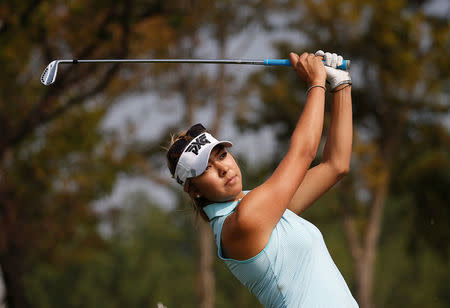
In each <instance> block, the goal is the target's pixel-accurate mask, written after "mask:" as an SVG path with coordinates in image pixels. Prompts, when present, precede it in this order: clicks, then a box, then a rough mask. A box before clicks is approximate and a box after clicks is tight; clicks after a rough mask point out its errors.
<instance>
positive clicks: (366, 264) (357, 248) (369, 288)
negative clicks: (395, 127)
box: [341, 168, 390, 308]
mask: <svg viewBox="0 0 450 308" xmlns="http://www.w3.org/2000/svg"><path fill="white" fill-rule="evenodd" d="M387 170H389V168H386V169H385V172H384V173H382V175H381V176H382V177H383V180H382V181H381V183H380V184H379V185H378V187H377V188H376V190H375V192H374V199H373V202H372V204H371V211H370V214H369V217H368V222H367V228H366V230H365V233H364V235H363V237H362V238H363V241H362V243H361V241H360V240H359V238H360V237H359V236H358V231H357V229H356V224H355V217H354V216H353V215H352V214H351V212H350V210H349V206H348V204H349V203H350V202H351V201H350V197H349V193H351V190H348V189H346V188H348V187H345V186H343V190H342V191H341V192H342V194H341V195H342V196H346V197H344V199H343V200H341V205H342V209H343V223H344V230H345V235H346V239H347V242H348V243H349V247H350V254H351V256H352V260H353V271H354V277H355V282H356V298H357V302H358V304H359V307H360V308H373V307H374V303H373V286H374V278H375V277H374V273H375V265H376V258H377V249H378V240H379V237H380V231H381V224H382V217H383V210H384V204H385V202H386V197H387V193H388V187H389V179H390V176H389V171H387Z"/></svg>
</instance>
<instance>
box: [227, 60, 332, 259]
mask: <svg viewBox="0 0 450 308" xmlns="http://www.w3.org/2000/svg"><path fill="white" fill-rule="evenodd" d="M289 56H290V61H291V64H292V66H293V67H294V69H295V71H296V72H297V74H298V75H299V77H300V78H301V79H303V80H304V81H305V82H306V83H307V85H308V87H310V86H313V85H319V86H325V79H326V72H325V68H324V65H323V63H322V58H321V57H317V56H315V55H314V54H307V53H304V54H302V55H301V56H298V55H297V54H295V53H291V54H290V55H289ZM324 108H325V91H324V89H323V88H321V87H314V88H312V89H311V90H310V91H309V93H308V97H307V99H306V104H305V107H304V109H303V112H302V113H301V116H300V118H299V120H298V122H297V125H296V128H295V130H294V132H293V134H292V137H291V140H290V145H289V150H288V152H287V153H286V155H285V157H284V158H283V160H282V161H281V162H280V164H279V165H278V167H277V168H276V170H275V171H274V173H273V174H272V176H270V177H269V179H267V181H265V182H264V183H263V184H262V185H260V186H258V187H257V188H255V189H253V190H252V191H251V192H250V193H248V194H247V195H246V196H245V197H244V199H243V200H242V201H241V202H240V204H239V205H238V207H237V208H236V210H235V212H234V213H233V214H231V215H230V216H229V217H228V218H227V220H226V221H225V224H224V227H223V230H222V241H223V243H224V246H225V248H226V251H227V253H228V254H229V255H230V256H231V257H233V258H238V259H246V258H248V257H251V256H254V255H255V254H256V253H258V252H259V251H260V250H261V249H262V248H263V247H264V246H265V245H266V243H267V241H268V240H269V238H270V234H271V233H272V230H273V229H274V227H275V225H276V224H277V223H278V221H279V220H280V218H281V216H282V215H283V213H284V212H285V210H286V208H287V207H288V205H289V203H290V201H291V199H292V197H293V196H294V194H295V192H296V191H297V189H298V187H299V185H300V184H301V182H302V181H303V178H304V177H305V174H306V172H307V170H308V169H309V166H310V164H311V162H312V160H313V159H314V157H315V155H316V152H317V149H318V146H319V143H320V138H321V135H322V127H323V117H324Z"/></svg>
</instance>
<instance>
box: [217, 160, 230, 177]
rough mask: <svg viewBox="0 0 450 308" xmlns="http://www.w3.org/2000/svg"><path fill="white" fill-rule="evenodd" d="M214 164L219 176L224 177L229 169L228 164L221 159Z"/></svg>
mask: <svg viewBox="0 0 450 308" xmlns="http://www.w3.org/2000/svg"><path fill="white" fill-rule="evenodd" d="M215 165H216V168H217V172H218V173H219V176H220V177H224V176H225V175H226V174H227V172H228V170H229V168H228V166H227V165H226V164H224V163H223V162H221V161H216V162H215Z"/></svg>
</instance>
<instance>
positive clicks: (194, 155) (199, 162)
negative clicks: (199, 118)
mask: <svg viewBox="0 0 450 308" xmlns="http://www.w3.org/2000/svg"><path fill="white" fill-rule="evenodd" d="M218 144H224V145H225V146H226V147H231V146H232V143H231V142H229V141H219V140H217V139H216V138H214V137H213V136H212V135H211V134H209V133H206V132H205V133H202V134H200V135H199V136H197V137H195V138H194V139H193V140H192V141H191V142H190V143H189V144H188V145H187V147H186V149H185V150H184V151H183V153H182V154H181V156H180V159H179V160H178V163H177V167H176V169H175V174H174V177H175V179H176V180H177V182H178V183H179V184H181V185H183V186H184V184H186V180H187V179H188V178H193V177H196V176H199V175H201V174H202V173H203V172H205V169H206V167H207V166H208V161H209V154H211V151H212V149H213V148H214V147H215V146H216V145H218Z"/></svg>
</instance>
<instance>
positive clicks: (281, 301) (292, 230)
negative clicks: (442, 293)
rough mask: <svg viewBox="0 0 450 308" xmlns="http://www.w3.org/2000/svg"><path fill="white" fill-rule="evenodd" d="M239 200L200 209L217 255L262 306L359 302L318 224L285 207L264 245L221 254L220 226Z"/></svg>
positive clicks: (312, 307) (338, 307) (332, 306)
mask: <svg viewBox="0 0 450 308" xmlns="http://www.w3.org/2000/svg"><path fill="white" fill-rule="evenodd" d="M247 192H248V191H246V192H245V193H247ZM239 202H240V200H239V201H234V202H224V203H214V204H210V205H208V206H207V207H205V208H204V211H205V213H206V215H207V216H208V217H209V218H210V224H211V227H212V229H213V231H214V236H215V241H216V244H217V247H218V256H219V258H220V259H222V260H224V261H225V263H226V265H227V266H228V268H229V269H230V270H231V272H232V273H233V274H234V275H235V276H236V278H237V279H239V281H240V282H241V283H242V284H243V285H245V286H246V287H247V288H248V289H249V290H250V292H251V293H253V294H254V295H255V296H256V297H257V298H258V300H259V301H260V302H261V303H262V304H263V305H264V306H265V307H279V308H294V307H295V308H300V307H301V308H303V307H304V308H355V307H358V304H357V303H356V301H355V299H354V298H353V296H352V294H351V293H350V290H349V289H348V287H347V284H346V283H345V280H344V278H343V277H342V275H341V273H340V272H339V270H338V269H337V267H336V265H335V264H334V262H333V260H332V259H331V256H330V254H329V252H328V249H327V247H326V245H325V242H324V240H323V237H322V234H321V233H320V231H319V229H317V228H316V226H314V225H313V224H311V223H310V222H308V221H307V220H305V219H303V218H301V217H300V216H298V215H296V214H295V213H293V212H292V211H290V210H286V211H285V212H284V214H283V216H282V217H281V219H280V221H279V222H278V224H277V225H276V226H275V228H274V230H273V232H272V234H271V236H270V239H269V242H268V243H267V245H266V247H265V248H264V249H263V250H262V251H261V252H259V253H258V254H257V255H256V256H254V257H253V258H250V259H248V260H244V261H239V260H234V259H230V258H226V257H225V256H224V255H223V253H222V249H221V240H220V239H221V231H222V226H223V223H224V221H225V219H226V218H227V217H228V215H230V214H231V213H232V212H234V209H235V208H236V206H237V205H238V204H239Z"/></svg>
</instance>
